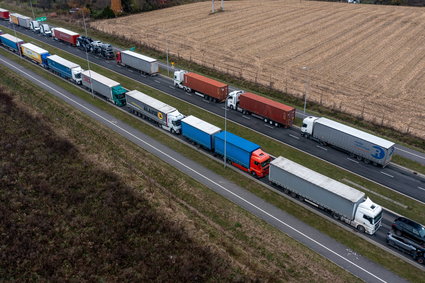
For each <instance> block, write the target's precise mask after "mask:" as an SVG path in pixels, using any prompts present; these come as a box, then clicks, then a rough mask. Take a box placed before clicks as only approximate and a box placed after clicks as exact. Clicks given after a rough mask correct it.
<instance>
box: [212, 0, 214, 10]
mask: <svg viewBox="0 0 425 283" xmlns="http://www.w3.org/2000/svg"><path fill="white" fill-rule="evenodd" d="M211 13H214V0H212V9H211Z"/></svg>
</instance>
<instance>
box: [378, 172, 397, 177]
mask: <svg viewBox="0 0 425 283" xmlns="http://www.w3.org/2000/svg"><path fill="white" fill-rule="evenodd" d="M381 173H382V174H384V175H386V176H388V177H391V178H394V176H393V175H390V174H388V173H385V172H384V171H381Z"/></svg>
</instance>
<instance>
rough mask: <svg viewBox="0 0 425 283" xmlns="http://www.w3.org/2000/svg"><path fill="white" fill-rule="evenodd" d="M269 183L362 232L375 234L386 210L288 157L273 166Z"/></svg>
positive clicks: (349, 188) (272, 164) (271, 165)
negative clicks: (383, 211) (383, 210)
mask: <svg viewBox="0 0 425 283" xmlns="http://www.w3.org/2000/svg"><path fill="white" fill-rule="evenodd" d="M269 180H270V182H271V183H272V184H275V185H277V186H279V187H281V188H283V190H284V192H285V193H288V194H291V195H292V196H293V197H298V198H300V199H301V200H307V201H308V202H310V203H313V204H315V205H316V206H317V207H318V208H320V209H323V210H325V211H327V212H329V213H331V214H332V216H333V217H334V218H335V219H338V220H341V221H343V222H345V223H347V224H349V225H351V226H353V227H355V228H356V229H357V230H359V231H360V232H365V233H367V234H370V235H373V234H374V233H375V232H376V231H377V230H378V229H379V227H380V226H381V220H382V207H381V206H380V205H378V204H376V203H374V202H372V201H371V200H370V199H369V198H368V197H366V195H365V193H363V192H361V191H358V190H356V189H354V188H352V187H350V186H348V185H345V184H343V183H340V182H338V181H336V180H333V179H331V178H329V177H326V176H324V175H322V174H320V173H317V172H316V171H313V170H311V169H308V168H306V167H304V166H302V165H300V164H298V163H295V162H293V161H291V160H289V159H286V158H284V157H281V156H280V157H278V158H276V159H275V160H273V161H272V162H271V163H270V173H269Z"/></svg>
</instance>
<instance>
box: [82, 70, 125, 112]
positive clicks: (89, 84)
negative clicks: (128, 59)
mask: <svg viewBox="0 0 425 283" xmlns="http://www.w3.org/2000/svg"><path fill="white" fill-rule="evenodd" d="M81 79H82V84H83V86H85V87H86V88H87V89H89V90H93V92H94V93H96V94H98V95H100V96H102V97H103V98H105V99H106V100H107V101H110V102H112V103H114V104H115V105H118V106H124V105H125V93H126V92H127V90H126V89H125V88H123V87H122V86H121V85H120V83H118V82H116V81H113V80H111V79H109V78H107V77H105V76H102V75H101V74H98V73H96V72H93V71H83V72H82V73H81Z"/></svg>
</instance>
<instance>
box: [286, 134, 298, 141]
mask: <svg viewBox="0 0 425 283" xmlns="http://www.w3.org/2000/svg"><path fill="white" fill-rule="evenodd" d="M289 136H290V137H291V138H294V139H297V140H299V139H300V137H297V136H294V135H292V134H289Z"/></svg>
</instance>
